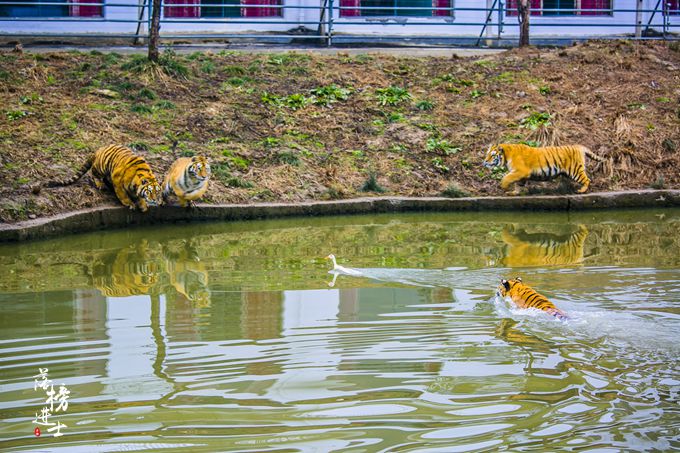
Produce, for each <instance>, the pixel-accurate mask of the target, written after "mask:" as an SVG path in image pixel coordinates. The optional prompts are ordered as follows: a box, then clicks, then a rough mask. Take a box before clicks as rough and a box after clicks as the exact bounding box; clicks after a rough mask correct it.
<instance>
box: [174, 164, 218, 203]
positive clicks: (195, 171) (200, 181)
mask: <svg viewBox="0 0 680 453" xmlns="http://www.w3.org/2000/svg"><path fill="white" fill-rule="evenodd" d="M209 179H210V164H209V163H208V159H207V158H206V157H205V156H194V157H180V158H179V159H177V160H176V161H175V162H173V164H172V166H170V169H169V170H168V173H167V175H165V180H164V181H163V200H164V201H165V202H166V203H167V202H168V199H169V197H170V195H173V194H174V195H176V196H177V198H178V199H179V204H180V206H182V207H191V206H192V204H193V201H194V200H197V199H199V198H201V197H202V196H203V195H204V194H205V193H206V192H207V191H208V180H209Z"/></svg>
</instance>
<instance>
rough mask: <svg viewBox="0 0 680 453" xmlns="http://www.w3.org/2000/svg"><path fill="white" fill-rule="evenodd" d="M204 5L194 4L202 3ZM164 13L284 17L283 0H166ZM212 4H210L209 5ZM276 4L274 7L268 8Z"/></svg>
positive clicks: (168, 14) (171, 16)
mask: <svg viewBox="0 0 680 453" xmlns="http://www.w3.org/2000/svg"><path fill="white" fill-rule="evenodd" d="M201 3H202V6H193V5H198V4H201ZM165 4H166V5H178V6H166V7H165V8H164V12H163V14H164V15H165V17H167V18H180V17H282V16H283V9H281V8H276V6H281V4H282V3H281V0H202V1H199V0H165ZM207 5H210V6H207ZM268 6H274V8H268Z"/></svg>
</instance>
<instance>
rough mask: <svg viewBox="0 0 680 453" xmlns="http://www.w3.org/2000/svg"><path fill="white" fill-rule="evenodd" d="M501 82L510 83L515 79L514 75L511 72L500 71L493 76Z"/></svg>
mask: <svg viewBox="0 0 680 453" xmlns="http://www.w3.org/2000/svg"><path fill="white" fill-rule="evenodd" d="M495 79H496V80H498V81H499V82H501V83H512V82H514V81H515V75H514V74H513V73H512V72H507V71H506V72H501V73H500V74H498V75H497V76H496V77H495Z"/></svg>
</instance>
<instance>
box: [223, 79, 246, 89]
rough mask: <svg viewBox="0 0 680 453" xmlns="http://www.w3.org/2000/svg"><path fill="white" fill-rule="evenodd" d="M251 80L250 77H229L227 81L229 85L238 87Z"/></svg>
mask: <svg viewBox="0 0 680 453" xmlns="http://www.w3.org/2000/svg"><path fill="white" fill-rule="evenodd" d="M250 81H251V79H249V78H248V77H229V78H228V79H227V82H226V83H227V84H228V85H232V86H235V87H238V86H242V85H245V84H246V83H248V82H250Z"/></svg>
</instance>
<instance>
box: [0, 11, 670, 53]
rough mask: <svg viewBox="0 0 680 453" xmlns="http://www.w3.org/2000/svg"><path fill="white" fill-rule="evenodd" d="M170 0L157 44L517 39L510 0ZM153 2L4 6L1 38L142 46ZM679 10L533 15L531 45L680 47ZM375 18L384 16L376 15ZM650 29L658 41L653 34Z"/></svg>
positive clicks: (562, 12)
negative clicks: (617, 41) (418, 1)
mask: <svg viewBox="0 0 680 453" xmlns="http://www.w3.org/2000/svg"><path fill="white" fill-rule="evenodd" d="M131 1H134V0H131ZM173 1H174V2H180V1H183V2H184V3H174V2H173V3H171V2H170V0H165V1H163V2H162V3H161V22H160V27H161V28H160V31H161V35H160V36H161V38H162V39H167V40H178V39H182V40H188V39H193V40H210V39H215V40H234V39H251V40H260V41H279V42H282V43H289V42H291V41H304V40H308V41H317V42H323V43H325V44H327V45H332V44H333V43H339V42H357V41H362V42H373V43H375V42H383V41H400V42H404V41H406V42H414V41H423V42H432V41H442V42H457V43H471V44H474V45H480V44H481V43H482V42H484V43H485V44H487V45H489V44H493V43H495V44H500V43H505V42H507V43H508V44H511V43H512V42H513V41H514V40H516V39H517V38H516V36H517V33H516V32H517V25H518V23H517V17H516V14H513V12H514V10H508V9H506V2H507V0H493V1H492V2H490V6H489V7H481V6H479V7H465V6H462V7H456V6H455V4H454V6H453V7H444V6H435V5H437V4H438V3H436V1H435V3H432V4H430V5H415V6H399V5H398V4H397V3H396V0H395V2H394V4H390V5H387V4H386V5H384V6H370V7H369V6H361V5H360V2H358V1H357V0H354V1H353V2H352V3H351V4H350V3H349V2H348V3H345V0H343V1H342V2H341V0H320V3H319V5H293V4H289V3H290V0H280V1H282V4H278V5H268V4H259V5H255V4H252V5H251V4H243V3H240V4H225V3H221V4H216V3H212V2H214V1H216V0H211V1H212V2H211V3H209V2H208V0H200V1H199V0H173ZM194 1H195V2H194ZM222 1H224V0H222ZM264 1H266V0H264ZM300 1H304V0H300ZM450 1H451V2H454V1H455V0H450ZM480 1H481V0H480ZM621 3H623V2H621V1H619V2H618V4H621ZM630 3H631V4H635V3H637V2H633V1H631V2H630ZM151 4H152V3H151V0H139V3H132V2H130V3H122V2H121V1H120V0H118V1H115V0H114V2H105V1H101V2H97V1H88V2H79V1H77V0H70V1H67V2H58V1H45V2H39V1H33V2H24V1H16V0H15V1H11V0H7V1H5V0H0V37H4V38H9V37H12V38H22V37H25V38H93V39H94V38H132V39H135V40H139V39H147V38H148V37H149V29H150V26H151V23H150V16H151V15H150V14H149V9H150V8H151ZM374 4H375V3H374ZM674 5H675V6H674ZM677 5H678V2H674V3H670V2H669V1H668V0H657V2H656V5H655V6H654V7H653V8H647V9H638V8H631V7H629V8H625V7H623V8H612V9H606V10H599V9H548V8H545V9H539V10H532V15H531V30H532V36H531V37H532V39H533V40H534V41H535V40H536V39H538V40H539V41H540V40H541V39H550V40H555V41H559V40H578V39H579V38H581V39H583V38H588V37H593V36H594V35H597V36H598V37H601V38H607V37H609V36H615V37H622V36H627V37H631V38H638V39H652V38H654V39H659V38H661V39H679V38H680V36H679V33H680V10H678V9H671V7H674V8H678V6H677ZM258 11H260V12H261V13H258ZM380 13H384V14H382V15H377V14H380ZM588 13H592V14H594V13H602V14H599V15H591V14H588ZM32 14H38V15H40V16H41V17H35V16H32ZM225 16H227V17H225ZM21 24H25V25H21ZM566 27H571V28H580V27H582V29H583V30H596V29H597V32H598V33H595V34H593V33H587V32H584V33H582V35H581V36H574V35H573V33H562V32H561V31H560V30H563V29H565V28H566ZM395 28H399V32H396V33H395V32H393V30H394V29H395ZM551 29H552V30H551ZM546 30H550V33H546ZM603 30H607V31H608V32H610V33H603ZM652 30H654V31H655V33H654V36H650V31H652Z"/></svg>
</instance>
